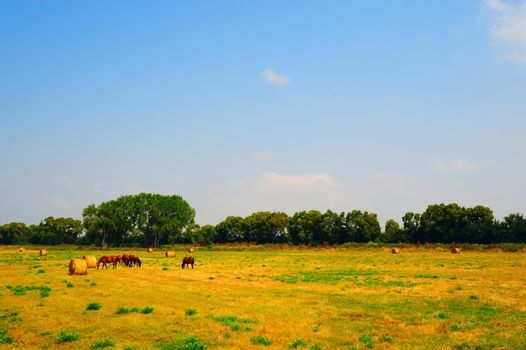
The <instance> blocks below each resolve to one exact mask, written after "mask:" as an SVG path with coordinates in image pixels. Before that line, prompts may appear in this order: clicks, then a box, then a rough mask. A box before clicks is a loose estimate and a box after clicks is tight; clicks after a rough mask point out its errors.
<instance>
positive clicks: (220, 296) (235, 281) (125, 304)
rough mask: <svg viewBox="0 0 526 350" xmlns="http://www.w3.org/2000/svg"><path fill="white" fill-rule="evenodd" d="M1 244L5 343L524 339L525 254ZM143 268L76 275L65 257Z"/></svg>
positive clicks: (321, 344)
mask: <svg viewBox="0 0 526 350" xmlns="http://www.w3.org/2000/svg"><path fill="white" fill-rule="evenodd" d="M16 248H18V247H0V348H23V349H30V348H35V349H46V348H59V349H89V348H115V349H201V348H202V346H203V345H204V346H206V348H217V349H263V348H265V349H273V348H275V349H293V348H299V349H301V348H303V349H492V348H500V349H526V254H524V253H502V252H462V253H461V254H458V255H454V254H451V253H449V252H440V251H431V250H427V251H426V250H414V251H411V252H408V251H404V250H403V251H402V252H401V253H400V254H398V255H392V254H390V253H389V250H387V249H378V248H377V249H332V248H329V249H279V248H278V249H275V248H272V249H270V248H266V249H265V248H263V249H262V248H260V247H258V248H257V249H256V248H252V247H238V248H236V247H230V249H229V250H214V249H213V250H207V249H205V248H198V249H196V251H195V252H194V253H192V254H191V255H193V256H194V257H195V259H196V265H195V269H193V270H191V269H189V270H182V269H181V260H182V257H184V256H188V255H190V253H187V252H186V251H185V250H184V248H183V247H176V251H177V257H176V258H166V257H164V254H163V252H162V251H154V252H153V253H146V252H145V251H144V250H135V251H134V250H111V251H104V252H100V251H88V250H74V249H69V250H68V249H62V250H53V248H51V249H50V250H49V255H48V256H46V257H40V256H39V255H38V251H36V250H34V251H28V252H26V253H18V252H17V249H16ZM123 252H127V253H132V254H135V255H138V256H140V257H141V259H142V261H143V267H142V268H140V269H138V268H124V267H118V268H117V269H116V270H112V269H111V268H110V269H109V270H96V269H90V270H89V271H88V274H87V275H84V276H69V275H68V263H69V259H70V258H81V257H82V256H83V255H96V256H97V257H99V256H101V255H117V254H121V253H123Z"/></svg>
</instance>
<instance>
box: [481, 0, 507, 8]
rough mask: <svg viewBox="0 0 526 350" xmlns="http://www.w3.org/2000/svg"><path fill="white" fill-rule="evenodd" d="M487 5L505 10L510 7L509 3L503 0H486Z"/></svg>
mask: <svg viewBox="0 0 526 350" xmlns="http://www.w3.org/2000/svg"><path fill="white" fill-rule="evenodd" d="M486 6H487V7H488V8H490V9H491V10H496V11H504V10H506V9H508V8H509V5H508V4H506V3H505V2H502V1H501V0H486Z"/></svg>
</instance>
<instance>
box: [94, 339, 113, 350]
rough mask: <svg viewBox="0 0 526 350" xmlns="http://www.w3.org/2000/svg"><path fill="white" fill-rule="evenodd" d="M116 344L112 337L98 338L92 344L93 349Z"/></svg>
mask: <svg viewBox="0 0 526 350" xmlns="http://www.w3.org/2000/svg"><path fill="white" fill-rule="evenodd" d="M113 346H115V343H114V342H113V340H111V339H110V338H106V339H101V340H97V341H96V342H95V343H93V344H92V345H91V348H92V349H103V348H108V347H113Z"/></svg>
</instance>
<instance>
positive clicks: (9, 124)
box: [0, 0, 526, 225]
mask: <svg viewBox="0 0 526 350" xmlns="http://www.w3.org/2000/svg"><path fill="white" fill-rule="evenodd" d="M525 130H526V1H524V0H516V1H512V0H509V1H503V0H487V1H482V0H473V1H468V0H466V1H458V0H449V1H447V0H433V1H407V0H403V1H402V0H400V1H394V0H389V1H387V0H385V1H374V2H373V1H351V0H349V1H289V2H285V1H200V2H196V1H186V2H183V1H156V2H149V1H113V2H109V1H89V2H88V1H85V2H79V1H75V2H72V1H18V0H17V1H15V0H13V1H9V0H8V1H2V2H0V131H1V134H0V135H1V136H0V164H1V171H0V223H6V222H11V221H23V222H26V223H38V222H39V221H40V220H41V219H42V218H44V217H46V216H49V215H53V216H72V217H77V218H80V217H81V213H82V209H83V208H84V207H86V206H87V205H88V204H90V203H95V204H98V203H100V202H101V201H105V200H109V199H112V198H116V197H117V196H119V195H123V194H131V193H138V192H142V191H147V192H158V193H163V194H173V193H175V194H180V195H182V196H183V197H184V198H185V199H187V200H188V201H189V203H190V204H191V205H192V206H193V207H194V208H196V210H197V221H198V222H199V223H201V224H209V223H210V224H216V223H218V222H220V221H221V220H222V219H224V218H225V217H226V216H228V215H242V216H244V215H248V214H250V213H252V212H255V211H259V210H270V211H285V212H287V213H289V214H292V213H294V212H295V211H299V210H309V209H319V210H322V211H324V210H326V209H332V210H335V211H349V210H352V209H360V210H369V211H373V212H376V213H378V215H379V218H380V220H381V223H382V225H383V223H384V222H385V220H387V219H389V218H395V219H396V220H397V221H399V222H401V220H400V218H401V216H402V215H403V214H404V213H405V212H407V211H423V210H424V209H425V208H426V206H427V205H428V204H432V203H440V202H457V203H459V204H461V205H465V206H472V205H477V204H482V205H487V206H489V207H491V208H492V209H493V210H494V212H495V215H496V216H497V217H502V216H504V215H507V214H509V213H511V212H523V213H524V212H526V202H525V200H524V198H526V186H525V185H524V184H525V179H526V138H525V137H524V132H525Z"/></svg>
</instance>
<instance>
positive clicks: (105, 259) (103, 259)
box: [97, 256, 117, 270]
mask: <svg viewBox="0 0 526 350" xmlns="http://www.w3.org/2000/svg"><path fill="white" fill-rule="evenodd" d="M109 263H112V264H113V268H115V267H116V266H117V257H116V256H103V257H101V258H100V259H99V261H97V270H98V269H99V266H100V264H102V267H105V268H106V269H107V268H108V265H106V264H109Z"/></svg>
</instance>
